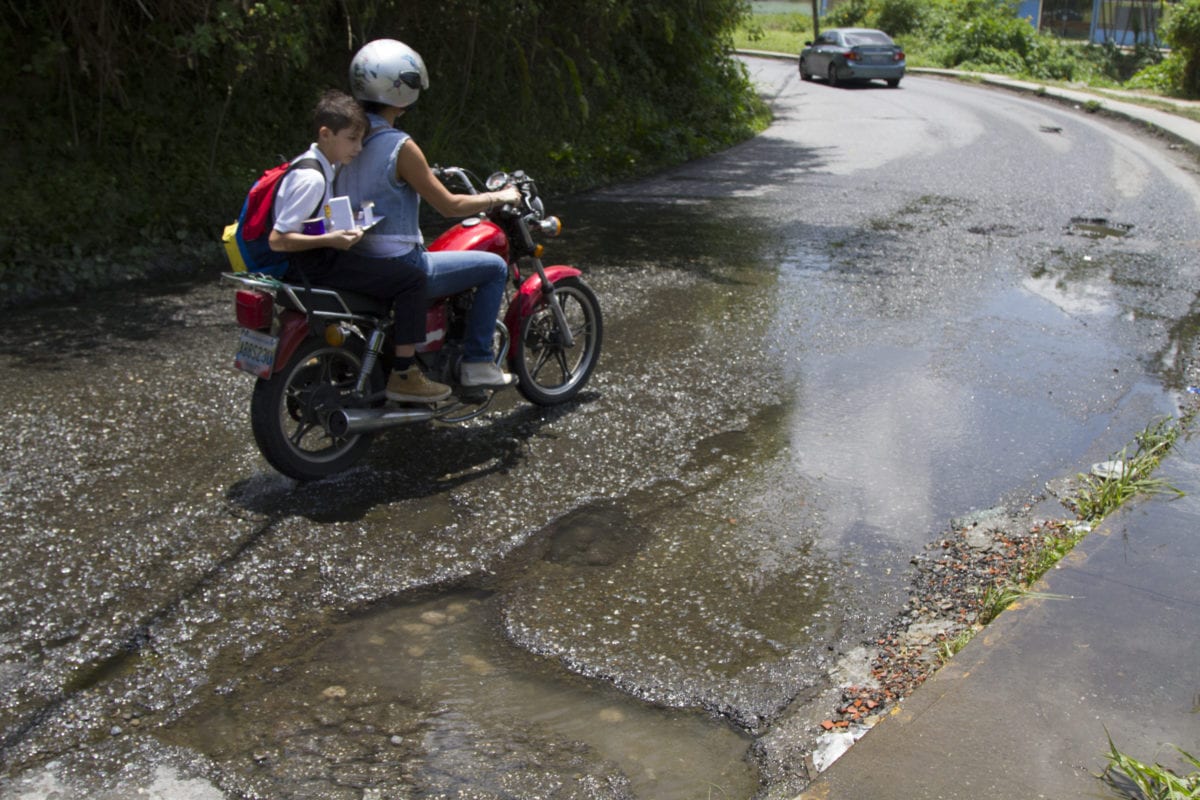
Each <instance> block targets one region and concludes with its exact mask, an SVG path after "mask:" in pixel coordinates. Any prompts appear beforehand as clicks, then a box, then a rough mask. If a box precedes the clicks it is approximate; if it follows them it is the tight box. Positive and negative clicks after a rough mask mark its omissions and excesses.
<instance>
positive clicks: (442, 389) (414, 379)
mask: <svg viewBox="0 0 1200 800" xmlns="http://www.w3.org/2000/svg"><path fill="white" fill-rule="evenodd" d="M449 396H450V387H449V386H447V385H445V384H444V383H437V382H436V381H431V380H429V379H428V378H426V377H425V373H424V372H421V368H420V367H418V366H417V365H416V364H413V365H412V366H411V367H409V368H408V369H406V370H404V371H403V372H396V371H393V372H392V374H391V375H389V376H388V382H387V399H388V400H395V401H397V402H400V403H436V402H437V401H438V400H445V399H446V398H447V397H449Z"/></svg>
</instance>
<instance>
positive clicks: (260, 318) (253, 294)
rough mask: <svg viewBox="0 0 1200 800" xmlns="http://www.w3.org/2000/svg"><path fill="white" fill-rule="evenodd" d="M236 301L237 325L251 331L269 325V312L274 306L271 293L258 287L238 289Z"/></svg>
mask: <svg viewBox="0 0 1200 800" xmlns="http://www.w3.org/2000/svg"><path fill="white" fill-rule="evenodd" d="M236 303H237V321H238V325H241V326H242V327H243V328H249V329H250V330H252V331H263V330H266V329H267V328H269V327H271V312H272V311H273V310H274V307H275V300H274V298H272V297H271V295H269V294H267V293H266V292H261V291H259V290H258V289H238V290H237V299H236Z"/></svg>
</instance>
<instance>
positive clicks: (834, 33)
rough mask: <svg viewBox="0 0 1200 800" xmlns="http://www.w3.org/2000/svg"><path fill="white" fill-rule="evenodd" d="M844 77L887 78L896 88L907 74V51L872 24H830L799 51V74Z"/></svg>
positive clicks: (832, 79)
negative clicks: (857, 25)
mask: <svg viewBox="0 0 1200 800" xmlns="http://www.w3.org/2000/svg"><path fill="white" fill-rule="evenodd" d="M814 76H816V77H821V78H826V79H827V80H828V81H829V84H830V86H837V85H838V84H839V83H841V82H842V81H869V80H872V79H879V80H884V81H887V85H888V86H891V87H892V88H893V89H894V88H896V87H897V86H899V85H900V79H901V78H903V77H904V51H903V50H901V49H900V48H899V47H898V46H897V45H896V43H895V42H893V41H892V37H890V36H888V35H887V34H886V33H884V32H883V31H877V30H872V29H870V28H830V29H829V30H826V31H822V32H821V35H820V36H818V37H817V40H816V41H815V42H805V43H804V49H803V50H801V51H800V77H801V78H802V79H804V80H806V81H811V80H812V79H813V77H814Z"/></svg>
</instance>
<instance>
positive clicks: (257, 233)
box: [221, 158, 325, 278]
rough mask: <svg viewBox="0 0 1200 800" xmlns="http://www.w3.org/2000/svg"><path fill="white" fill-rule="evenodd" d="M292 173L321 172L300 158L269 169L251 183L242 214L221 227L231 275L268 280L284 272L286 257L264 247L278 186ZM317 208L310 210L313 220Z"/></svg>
mask: <svg viewBox="0 0 1200 800" xmlns="http://www.w3.org/2000/svg"><path fill="white" fill-rule="evenodd" d="M293 169H316V170H321V175H322V177H323V176H324V174H325V173H324V170H323V169H322V167H321V162H320V161H318V160H317V159H315V158H302V159H300V160H299V161H296V162H295V163H289V162H287V161H285V162H283V163H282V164H280V165H278V166H275V167H271V168H270V169H268V170H267V171H266V172H264V173H263V174H262V175H260V176H259V178H258V180H256V181H255V182H254V185H253V186H251V187H250V192H249V193H248V194H247V195H246V202H245V203H243V204H242V213H240V214H238V218H237V221H236V222H231V223H230V224H228V225H226V226H225V232H224V234H222V236H221V241H222V242H223V243H224V245H225V255H226V257H227V258H228V259H229V264H230V266H232V267H233V271H234V272H258V273H261V274H266V275H270V276H272V277H276V278H278V277H282V276H283V273H285V272H287V268H288V262H287V253H280V252H276V251H275V250H272V249H271V248H270V245H269V244H268V243H267V240H268V238H269V237H270V233H271V226H272V224H273V223H274V221H275V196H276V195H277V194H279V182H280V181H281V180H283V176H284V175H286V174H287V173H289V172H291V171H292V170H293ZM319 210H320V205H319V204H318V206H317V208H314V209H313V212H312V214H311V215H310V216H315V215H316V213H317V211H319Z"/></svg>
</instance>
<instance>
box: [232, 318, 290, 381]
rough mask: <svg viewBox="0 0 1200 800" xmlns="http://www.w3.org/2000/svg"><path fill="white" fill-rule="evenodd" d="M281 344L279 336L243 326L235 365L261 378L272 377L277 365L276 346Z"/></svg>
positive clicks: (234, 360)
mask: <svg viewBox="0 0 1200 800" xmlns="http://www.w3.org/2000/svg"><path fill="white" fill-rule="evenodd" d="M278 346H279V338H278V337H275V336H271V335H270V334H266V333H263V332H262V331H252V330H250V329H249V328H242V335H241V338H239V339H238V349H237V354H236V355H235V356H234V357H233V365H234V366H235V367H237V368H238V369H240V370H245V371H246V372H249V373H250V374H251V375H257V376H258V377H260V378H269V377H271V371H272V370H273V369H274V367H275V348H276V347H278Z"/></svg>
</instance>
